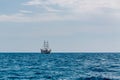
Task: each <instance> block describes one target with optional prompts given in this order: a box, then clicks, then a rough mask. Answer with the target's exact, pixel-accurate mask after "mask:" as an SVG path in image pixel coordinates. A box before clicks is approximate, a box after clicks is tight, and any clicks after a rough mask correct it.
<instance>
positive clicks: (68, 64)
mask: <svg viewBox="0 0 120 80" xmlns="http://www.w3.org/2000/svg"><path fill="white" fill-rule="evenodd" d="M0 80H120V54H119V53H53V54H40V53H0Z"/></svg>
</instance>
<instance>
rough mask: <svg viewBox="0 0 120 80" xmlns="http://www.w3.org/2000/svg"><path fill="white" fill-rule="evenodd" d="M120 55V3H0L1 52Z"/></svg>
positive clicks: (64, 0) (51, 0) (35, 0)
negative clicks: (46, 46) (45, 46)
mask: <svg viewBox="0 0 120 80" xmlns="http://www.w3.org/2000/svg"><path fill="white" fill-rule="evenodd" d="M44 40H48V41H49V43H50V47H51V48H52V50H53V51H82V52H84V51H117V52H118V51H120V0H0V51H35V52H39V49H40V48H41V47H42V44H43V41H44Z"/></svg>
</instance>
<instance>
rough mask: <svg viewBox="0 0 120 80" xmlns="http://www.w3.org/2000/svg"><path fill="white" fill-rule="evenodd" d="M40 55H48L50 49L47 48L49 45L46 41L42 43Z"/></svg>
mask: <svg viewBox="0 0 120 80" xmlns="http://www.w3.org/2000/svg"><path fill="white" fill-rule="evenodd" d="M40 50H41V53H42V54H50V53H51V49H50V48H49V43H48V41H44V44H43V48H42V49H40Z"/></svg>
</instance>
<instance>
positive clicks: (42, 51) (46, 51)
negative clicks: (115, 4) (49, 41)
mask: <svg viewBox="0 0 120 80" xmlns="http://www.w3.org/2000/svg"><path fill="white" fill-rule="evenodd" d="M50 53H51V50H42V49H41V54H50Z"/></svg>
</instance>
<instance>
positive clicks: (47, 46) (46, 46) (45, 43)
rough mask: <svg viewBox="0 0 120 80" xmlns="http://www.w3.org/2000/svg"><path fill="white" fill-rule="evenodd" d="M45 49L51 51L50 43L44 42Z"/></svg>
mask: <svg viewBox="0 0 120 80" xmlns="http://www.w3.org/2000/svg"><path fill="white" fill-rule="evenodd" d="M44 49H49V44H48V41H44Z"/></svg>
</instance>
